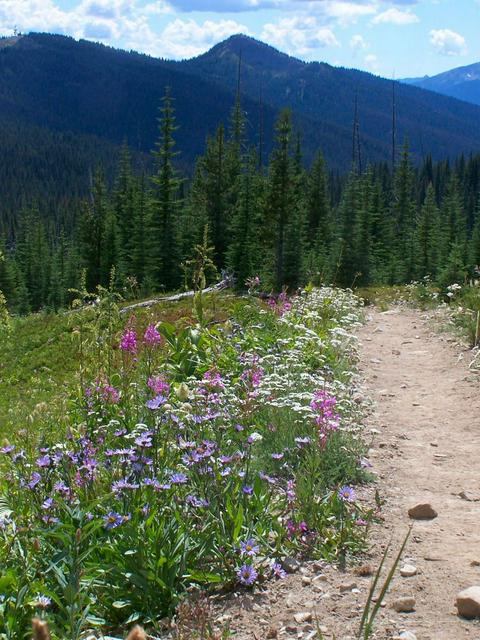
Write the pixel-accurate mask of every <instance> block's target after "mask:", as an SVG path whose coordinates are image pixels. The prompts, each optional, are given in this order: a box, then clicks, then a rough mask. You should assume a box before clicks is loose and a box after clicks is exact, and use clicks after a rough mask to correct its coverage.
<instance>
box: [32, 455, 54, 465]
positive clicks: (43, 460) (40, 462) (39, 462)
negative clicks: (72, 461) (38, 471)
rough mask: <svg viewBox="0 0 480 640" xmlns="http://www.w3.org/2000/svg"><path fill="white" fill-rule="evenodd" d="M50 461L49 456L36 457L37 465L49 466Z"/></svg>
mask: <svg viewBox="0 0 480 640" xmlns="http://www.w3.org/2000/svg"><path fill="white" fill-rule="evenodd" d="M51 462H52V460H51V458H50V456H42V457H41V458H38V459H37V462H36V464H37V467H49V466H50V463H51Z"/></svg>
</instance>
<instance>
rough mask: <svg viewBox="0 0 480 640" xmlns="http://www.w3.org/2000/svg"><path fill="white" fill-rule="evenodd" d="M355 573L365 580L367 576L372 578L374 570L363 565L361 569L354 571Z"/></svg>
mask: <svg viewBox="0 0 480 640" xmlns="http://www.w3.org/2000/svg"><path fill="white" fill-rule="evenodd" d="M355 573H356V575H357V576H361V577H362V578H366V577H368V576H373V574H374V573H375V569H374V568H373V567H372V565H370V564H363V565H362V566H361V567H358V568H357V569H355Z"/></svg>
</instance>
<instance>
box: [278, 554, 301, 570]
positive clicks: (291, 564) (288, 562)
mask: <svg viewBox="0 0 480 640" xmlns="http://www.w3.org/2000/svg"><path fill="white" fill-rule="evenodd" d="M300 566H301V565H300V562H299V561H298V560H297V559H296V558H290V557H289V556H287V557H286V558H284V560H283V562H282V567H283V569H284V570H285V571H286V572H287V573H296V572H297V571H298V570H299V569H300Z"/></svg>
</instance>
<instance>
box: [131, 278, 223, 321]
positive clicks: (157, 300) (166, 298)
mask: <svg viewBox="0 0 480 640" xmlns="http://www.w3.org/2000/svg"><path fill="white" fill-rule="evenodd" d="M229 286H230V279H229V278H226V279H225V280H222V281H221V282H218V283H217V284H215V285H214V286H213V287H207V288H206V289H203V290H202V294H204V293H213V292H214V291H222V290H223V289H227V288H228V287H229ZM195 293H197V292H196V291H184V292H183V293H176V294H175V295H173V296H163V297H161V298H152V299H151V300H145V301H144V302H137V303H135V304H131V305H129V306H128V307H123V309H121V310H120V313H127V312H128V311H132V310H134V309H145V308H148V307H153V306H154V305H156V304H159V303H161V302H179V301H180V300H184V299H185V298H193V296H194V295H195Z"/></svg>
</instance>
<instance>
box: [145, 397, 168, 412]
mask: <svg viewBox="0 0 480 640" xmlns="http://www.w3.org/2000/svg"><path fill="white" fill-rule="evenodd" d="M166 401H167V399H166V398H165V396H161V395H158V396H155V398H153V400H149V401H148V402H147V404H146V406H147V409H159V408H160V407H161V406H162V404H165V402H166Z"/></svg>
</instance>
